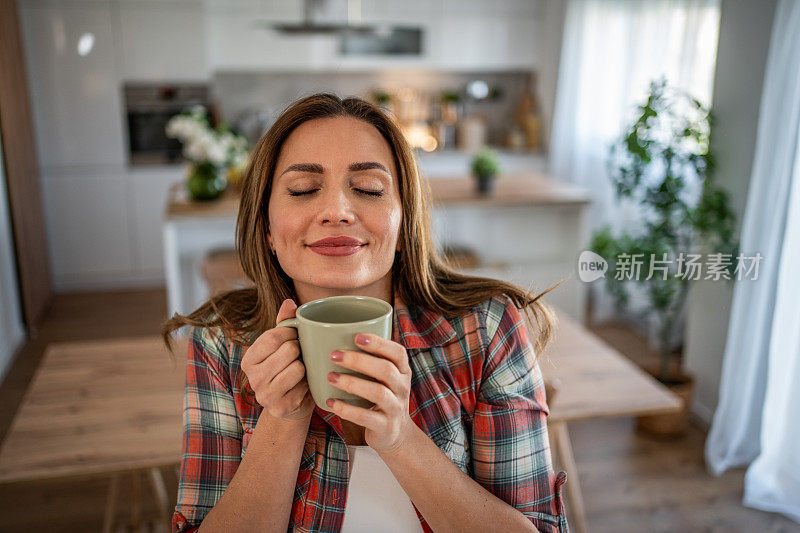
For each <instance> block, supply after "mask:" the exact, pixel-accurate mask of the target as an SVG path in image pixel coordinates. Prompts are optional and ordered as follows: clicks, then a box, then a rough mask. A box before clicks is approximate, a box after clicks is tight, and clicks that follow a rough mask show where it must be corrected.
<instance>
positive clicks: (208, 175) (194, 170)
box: [186, 163, 228, 202]
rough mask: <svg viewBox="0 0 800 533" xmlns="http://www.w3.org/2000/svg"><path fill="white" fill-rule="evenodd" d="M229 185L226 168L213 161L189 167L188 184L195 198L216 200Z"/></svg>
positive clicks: (191, 194) (201, 200) (190, 193)
mask: <svg viewBox="0 0 800 533" xmlns="http://www.w3.org/2000/svg"><path fill="white" fill-rule="evenodd" d="M227 185H228V180H227V178H226V176H225V170H224V169H223V168H221V167H219V166H217V165H215V164H213V163H197V164H194V165H192V166H191V167H189V171H188V179H187V181H186V186H187V188H188V189H189V195H190V196H191V197H192V199H193V200H197V201H200V202H206V201H209V200H214V199H215V198H218V197H219V196H220V195H221V194H222V193H223V192H224V191H225V187H227Z"/></svg>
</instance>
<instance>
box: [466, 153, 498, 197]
mask: <svg viewBox="0 0 800 533" xmlns="http://www.w3.org/2000/svg"><path fill="white" fill-rule="evenodd" d="M470 168H471V169H472V176H473V177H474V178H475V180H476V183H477V191H478V193H479V194H489V193H490V192H491V189H492V183H494V179H495V177H496V176H497V174H498V172H500V161H499V160H498V158H497V153H496V152H495V151H494V150H492V149H491V148H488V147H484V148H481V149H480V150H478V151H477V152H476V153H475V155H473V156H472V160H471V164H470Z"/></svg>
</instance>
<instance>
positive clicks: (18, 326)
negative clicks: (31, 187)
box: [0, 138, 25, 383]
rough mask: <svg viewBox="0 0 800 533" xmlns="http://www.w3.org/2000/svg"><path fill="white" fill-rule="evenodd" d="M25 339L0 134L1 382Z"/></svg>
mask: <svg viewBox="0 0 800 533" xmlns="http://www.w3.org/2000/svg"><path fill="white" fill-rule="evenodd" d="M24 342H25V328H24V326H23V324H22V309H21V306H20V300H19V293H18V291H17V266H16V262H15V260H14V239H13V237H12V234H11V216H10V212H9V209H8V194H7V193H6V177H5V168H4V167H3V140H2V138H0V383H2V382H3V379H4V378H5V375H6V373H7V372H8V369H9V368H11V363H12V362H13V361H14V355H15V354H16V353H17V350H19V349H20V348H21V347H22V344H23V343H24Z"/></svg>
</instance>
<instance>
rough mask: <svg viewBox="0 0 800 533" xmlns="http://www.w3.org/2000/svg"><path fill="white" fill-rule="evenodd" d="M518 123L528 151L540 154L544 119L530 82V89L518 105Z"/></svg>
mask: <svg viewBox="0 0 800 533" xmlns="http://www.w3.org/2000/svg"><path fill="white" fill-rule="evenodd" d="M516 122H517V125H518V127H519V128H520V129H521V130H522V133H523V135H524V137H525V146H526V147H527V148H528V150H530V151H532V152H540V151H541V150H542V117H541V110H540V106H539V99H538V98H537V96H536V91H535V89H533V87H532V83H531V82H528V89H526V90H525V92H524V93H523V95H522V97H521V98H520V101H519V104H517V112H516Z"/></svg>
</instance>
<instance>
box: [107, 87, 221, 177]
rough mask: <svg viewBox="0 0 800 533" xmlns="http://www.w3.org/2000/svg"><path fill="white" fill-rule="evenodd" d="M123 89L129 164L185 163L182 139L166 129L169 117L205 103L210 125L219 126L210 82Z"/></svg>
mask: <svg viewBox="0 0 800 533" xmlns="http://www.w3.org/2000/svg"><path fill="white" fill-rule="evenodd" d="M123 92H124V99H125V112H126V115H127V121H128V163H129V164H130V165H163V164H173V163H181V162H183V161H184V159H183V156H182V155H181V144H180V142H179V141H178V140H177V139H170V138H169V137H167V134H166V131H165V128H166V126H167V122H168V121H169V119H170V118H172V117H173V116H174V115H177V114H178V113H180V112H181V111H183V110H184V109H186V108H188V107H191V106H193V105H197V104H200V105H203V106H205V107H206V108H207V109H208V111H209V122H210V123H211V126H212V127H214V126H216V124H215V123H214V122H215V120H214V110H213V108H212V103H211V100H210V98H209V93H210V91H209V88H208V86H207V85H204V84H152V83H149V84H148V83H126V84H124V86H123Z"/></svg>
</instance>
